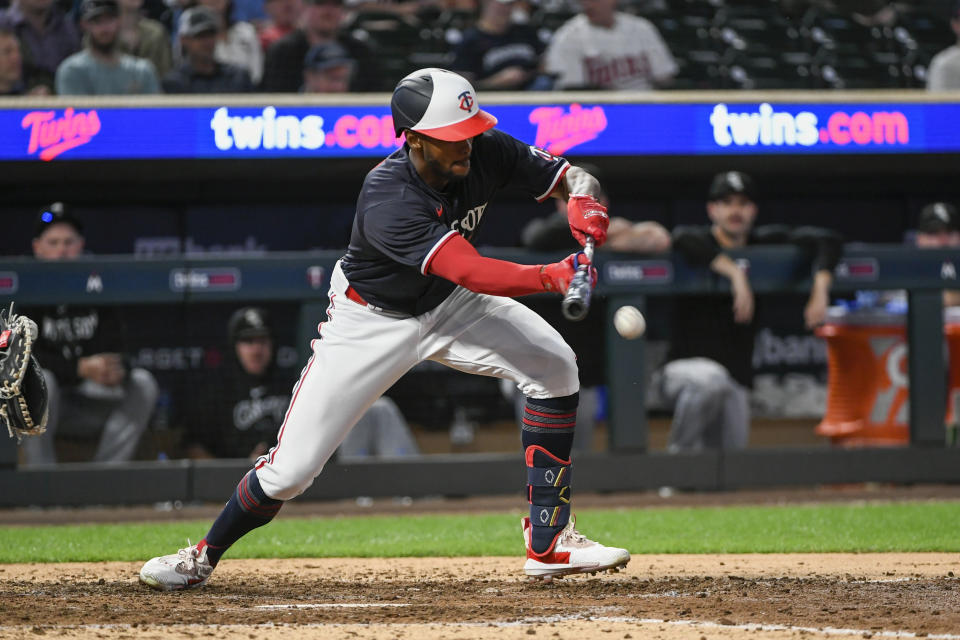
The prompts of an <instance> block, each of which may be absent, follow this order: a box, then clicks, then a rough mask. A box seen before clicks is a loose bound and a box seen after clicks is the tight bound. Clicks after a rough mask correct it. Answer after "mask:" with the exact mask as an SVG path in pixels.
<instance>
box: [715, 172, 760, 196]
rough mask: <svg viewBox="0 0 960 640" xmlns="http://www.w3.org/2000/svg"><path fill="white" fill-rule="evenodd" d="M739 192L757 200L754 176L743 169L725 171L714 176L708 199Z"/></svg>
mask: <svg viewBox="0 0 960 640" xmlns="http://www.w3.org/2000/svg"><path fill="white" fill-rule="evenodd" d="M737 193H739V194H743V195H745V196H746V197H748V198H750V199H751V200H753V201H756V199H757V192H756V188H755V187H754V184H753V178H751V177H750V176H748V175H747V174H745V173H743V172H742V171H724V172H723V173H718V174H717V175H715V176H714V177H713V182H711V183H710V191H709V192H708V193H707V199H708V200H710V201H711V202H712V201H714V200H722V199H723V198H726V197H727V196H729V195H733V194H737Z"/></svg>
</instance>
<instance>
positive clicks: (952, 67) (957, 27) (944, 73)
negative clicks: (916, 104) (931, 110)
mask: <svg viewBox="0 0 960 640" xmlns="http://www.w3.org/2000/svg"><path fill="white" fill-rule="evenodd" d="M950 26H951V27H952V28H953V32H954V33H955V34H957V39H958V40H957V44H955V45H953V46H952V47H948V48H946V49H944V50H943V51H941V52H940V53H938V54H937V55H935V56H934V57H933V60H931V61H930V66H929V67H928V68H927V90H928V91H949V90H952V89H960V0H957V2H956V4H954V6H953V11H951V13H950Z"/></svg>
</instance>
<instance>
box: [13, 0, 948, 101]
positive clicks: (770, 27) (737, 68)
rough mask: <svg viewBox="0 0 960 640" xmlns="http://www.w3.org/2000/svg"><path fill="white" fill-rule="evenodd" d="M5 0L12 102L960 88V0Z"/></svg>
mask: <svg viewBox="0 0 960 640" xmlns="http://www.w3.org/2000/svg"><path fill="white" fill-rule="evenodd" d="M951 3H952V0H926V1H925V2H913V3H899V2H887V1H883V0H857V1H856V2H842V3H841V2H834V1H832V0H818V1H815V2H795V1H793V0H624V1H623V2H618V0H383V1H381V0H0V95H17V94H40V95H46V94H64V95H101V94H151V93H161V92H163V93H244V92H251V91H266V92H307V93H328V92H345V91H389V90H391V89H392V87H393V85H394V84H395V82H396V80H397V79H398V78H400V77H403V76H404V75H406V73H407V72H409V71H412V70H413V69H415V68H420V67H424V66H438V67H446V68H451V69H453V70H456V71H459V72H461V73H463V74H464V75H466V76H467V77H469V78H470V79H471V80H472V81H473V82H474V83H475V84H476V85H477V88H478V89H481V90H550V89H558V90H566V89H613V90H649V89H656V88H664V87H675V88H747V89H749V88H820V87H823V88H856V87H870V86H878V87H879V86H883V87H890V86H904V87H909V86H924V85H926V86H927V87H928V88H930V89H935V90H942V89H950V88H958V87H960V47H958V46H956V45H954V46H949V45H950V44H951V42H952V40H953V39H954V38H955V37H956V36H955V35H954V34H951V28H952V29H953V31H954V32H955V33H956V34H960V3H955V4H952V6H951Z"/></svg>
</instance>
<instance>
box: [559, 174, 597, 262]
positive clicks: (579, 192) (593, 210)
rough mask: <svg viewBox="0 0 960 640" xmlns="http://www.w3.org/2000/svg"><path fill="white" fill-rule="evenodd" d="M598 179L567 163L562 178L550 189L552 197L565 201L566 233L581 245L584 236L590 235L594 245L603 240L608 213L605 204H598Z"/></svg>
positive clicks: (584, 241)
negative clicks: (567, 230) (568, 226)
mask: <svg viewBox="0 0 960 640" xmlns="http://www.w3.org/2000/svg"><path fill="white" fill-rule="evenodd" d="M600 194H601V189H600V181H599V180H597V179H596V178H595V177H593V176H592V175H590V173H588V172H587V171H586V170H584V169H582V168H581V167H576V166H571V167H570V168H569V169H567V172H566V173H565V174H564V176H563V179H562V180H560V181H559V182H557V186H556V187H555V188H554V190H553V191H552V192H551V193H550V195H551V196H552V197H554V198H560V199H561V200H566V201H567V222H569V223H570V233H571V234H573V237H574V238H576V239H577V241H578V242H579V243H580V244H581V245H583V244H585V243H586V240H587V236H590V237H592V238H593V239H594V242H595V243H596V244H597V246H600V245H602V244H603V243H604V242H606V240H607V228H608V227H609V226H610V216H608V215H607V208H606V207H605V206H603V205H602V204H600V202H599V200H600Z"/></svg>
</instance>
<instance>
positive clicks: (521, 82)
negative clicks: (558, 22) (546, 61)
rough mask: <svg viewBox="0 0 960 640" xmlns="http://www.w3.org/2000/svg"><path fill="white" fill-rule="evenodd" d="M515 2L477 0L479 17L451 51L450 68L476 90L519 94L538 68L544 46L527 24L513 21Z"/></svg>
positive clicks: (535, 32)
mask: <svg viewBox="0 0 960 640" xmlns="http://www.w3.org/2000/svg"><path fill="white" fill-rule="evenodd" d="M516 4H517V0H480V17H479V18H478V19H477V23H476V25H474V26H472V27H470V28H469V29H467V30H466V31H465V32H464V34H463V40H461V41H460V43H459V44H457V46H456V47H455V48H454V50H453V53H454V60H453V64H452V66H451V69H452V70H453V71H457V72H459V73H461V74H462V75H463V76H465V77H466V78H467V79H468V80H470V82H471V83H472V84H473V86H474V87H476V88H477V89H486V90H490V89H502V90H508V91H522V90H524V89H527V88H530V85H531V84H532V83H533V81H534V79H535V78H536V77H537V73H538V71H539V68H540V54H542V53H543V50H544V48H545V47H544V45H543V42H541V40H540V38H539V37H538V36H537V31H536V29H534V28H533V27H531V26H530V25H529V24H521V23H517V22H514V20H513V9H514V7H515V6H516Z"/></svg>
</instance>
